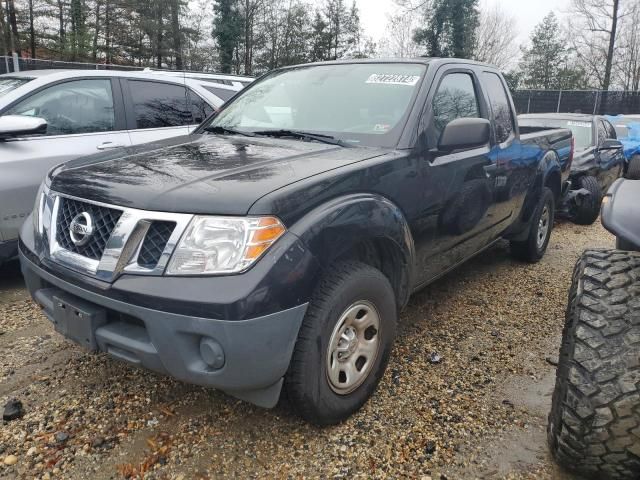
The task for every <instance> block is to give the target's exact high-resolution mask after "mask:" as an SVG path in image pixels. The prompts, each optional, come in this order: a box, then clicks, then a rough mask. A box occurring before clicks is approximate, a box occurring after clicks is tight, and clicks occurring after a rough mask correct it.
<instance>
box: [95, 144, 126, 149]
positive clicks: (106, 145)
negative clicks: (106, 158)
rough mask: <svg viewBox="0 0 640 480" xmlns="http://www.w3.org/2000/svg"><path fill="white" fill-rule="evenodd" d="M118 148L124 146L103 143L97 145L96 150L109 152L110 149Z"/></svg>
mask: <svg viewBox="0 0 640 480" xmlns="http://www.w3.org/2000/svg"><path fill="white" fill-rule="evenodd" d="M120 147H124V145H121V144H119V143H113V142H104V143H101V144H100V145H98V146H97V147H96V148H97V149H98V150H111V149H112V148H120Z"/></svg>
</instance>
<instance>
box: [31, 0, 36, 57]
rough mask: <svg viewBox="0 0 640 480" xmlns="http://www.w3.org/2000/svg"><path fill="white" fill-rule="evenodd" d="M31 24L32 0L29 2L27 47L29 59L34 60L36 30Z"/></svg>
mask: <svg viewBox="0 0 640 480" xmlns="http://www.w3.org/2000/svg"><path fill="white" fill-rule="evenodd" d="M33 23H34V22H33V0H29V46H30V47H31V58H36V29H35V28H34V24H33Z"/></svg>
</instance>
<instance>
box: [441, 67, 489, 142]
mask: <svg viewBox="0 0 640 480" xmlns="http://www.w3.org/2000/svg"><path fill="white" fill-rule="evenodd" d="M432 107H433V127H434V130H435V135H436V137H435V138H436V139H439V138H440V135H441V134H442V131H443V130H444V127H446V126H447V124H449V123H450V122H451V121H452V120H455V119H457V118H467V117H472V118H473V117H475V118H477V117H480V107H479V103H478V97H477V94H476V90H475V87H474V84H473V78H472V77H471V75H470V74H468V73H450V74H448V75H446V76H445V77H444V78H443V79H442V81H441V82H440V86H439V87H438V90H437V91H436V94H435V95H434V97H433V101H432Z"/></svg>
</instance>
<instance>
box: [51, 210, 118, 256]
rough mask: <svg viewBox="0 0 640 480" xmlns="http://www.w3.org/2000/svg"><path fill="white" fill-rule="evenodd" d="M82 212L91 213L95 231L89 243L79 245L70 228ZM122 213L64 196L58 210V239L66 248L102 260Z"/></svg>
mask: <svg viewBox="0 0 640 480" xmlns="http://www.w3.org/2000/svg"><path fill="white" fill-rule="evenodd" d="M82 212H87V213H88V214H89V215H91V218H92V219H93V225H94V232H93V234H92V235H91V239H90V240H89V242H88V243H86V244H85V245H82V246H77V245H75V244H74V243H73V241H72V240H71V234H70V232H69V229H70V226H71V221H72V220H73V219H74V218H75V217H76V216H77V215H78V214H80V213H82ZM121 215H122V211H120V210H116V209H113V208H107V207H103V206H99V205H94V204H91V203H85V202H81V201H78V200H74V199H71V198H64V197H62V198H61V199H60V207H59V210H58V219H57V225H56V227H57V228H56V241H57V242H58V244H59V245H60V246H61V247H62V248H64V249H65V250H68V251H70V252H73V253H77V254H78V255H82V256H83V257H87V258H90V259H92V260H100V258H102V254H103V253H104V250H105V248H106V246H107V242H108V241H109V237H111V233H112V232H113V230H114V228H115V227H116V225H117V223H118V220H120V216H121Z"/></svg>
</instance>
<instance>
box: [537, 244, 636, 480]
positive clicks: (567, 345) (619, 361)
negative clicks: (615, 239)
mask: <svg viewBox="0 0 640 480" xmlns="http://www.w3.org/2000/svg"><path fill="white" fill-rule="evenodd" d="M639 293H640V254H638V253H632V252H623V251H618V250H602V251H597V250H596V251H587V252H585V253H584V254H583V256H582V257H581V258H580V260H579V261H578V263H577V265H576V268H575V270H574V273H573V285H572V287H571V290H570V292H569V306H568V308H567V313H566V323H565V326H564V332H563V336H562V346H561V348H560V360H559V365H558V370H557V374H556V386H555V391H554V393H553V400H552V407H551V414H550V415H549V425H548V440H549V446H550V448H551V452H552V454H553V456H554V457H555V459H556V460H557V461H558V463H559V464H560V465H561V466H563V467H565V468H566V469H568V470H571V471H574V472H577V473H579V474H580V475H581V478H593V479H602V480H605V479H609V480H612V479H615V480H621V479H638V478H640V296H639V295H638V294H639Z"/></svg>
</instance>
